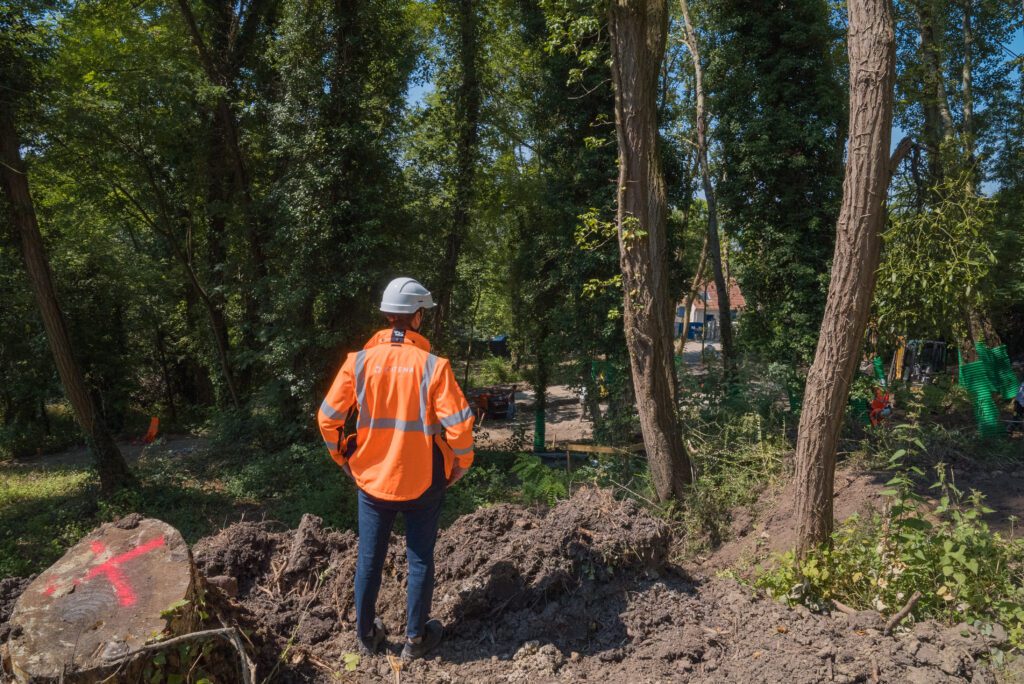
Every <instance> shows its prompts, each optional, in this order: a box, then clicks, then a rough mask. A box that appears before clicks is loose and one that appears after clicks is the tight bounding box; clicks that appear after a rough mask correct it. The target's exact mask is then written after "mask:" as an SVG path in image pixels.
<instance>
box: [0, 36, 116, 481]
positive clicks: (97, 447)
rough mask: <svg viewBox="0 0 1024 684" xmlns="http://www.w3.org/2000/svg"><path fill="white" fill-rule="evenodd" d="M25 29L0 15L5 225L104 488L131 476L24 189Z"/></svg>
mask: <svg viewBox="0 0 1024 684" xmlns="http://www.w3.org/2000/svg"><path fill="white" fill-rule="evenodd" d="M8 22H10V23H8ZM28 30H30V29H28V22H27V21H25V20H19V19H18V18H14V19H13V21H12V18H11V17H3V18H2V19H0V33H2V34H3V35H0V62H2V66H0V75H2V76H3V82H4V87H3V88H2V89H0V184H2V185H3V190H4V196H5V197H6V204H7V215H8V220H9V223H10V226H11V228H12V230H14V232H15V233H16V235H17V236H18V238H20V241H21V253H22V258H23V259H24V261H25V270H26V272H27V273H28V276H29V280H30V281H31V284H32V291H33V293H34V294H35V299H36V304H37V306H38V307H39V314H40V316H41V317H42V319H43V326H44V327H45V329H46V337H47V341H48V342H49V344H50V350H51V352H52V353H53V360H54V362H55V364H56V366H57V372H58V373H59V375H60V379H61V383H62V384H63V385H64V392H65V394H66V395H67V397H68V399H69V400H70V401H71V406H72V408H73V410H74V412H75V418H76V419H77V420H78V423H79V425H81V426H82V430H83V431H84V432H85V435H86V438H87V439H88V442H89V446H90V448H91V449H92V452H93V455H94V457H95V459H96V469H97V471H98V472H99V476H100V489H101V491H103V492H104V493H106V494H109V493H111V492H114V491H116V490H118V489H120V488H122V487H124V486H126V485H128V484H130V483H131V482H132V479H133V478H132V475H131V472H130V471H129V470H128V464H127V463H125V460H124V457H123V456H122V455H121V451H120V450H119V449H118V448H117V444H115V443H114V440H113V438H112V437H111V435H110V432H109V431H108V430H107V428H106V426H105V425H104V423H103V420H102V418H101V417H100V415H99V412H98V411H97V410H96V405H95V403H94V401H93V395H92V393H91V392H90V391H89V388H88V387H87V386H86V383H85V378H84V376H83V375H82V370H81V368H80V366H79V365H78V362H77V360H76V359H75V353H74V348H73V347H72V343H71V337H70V335H68V327H67V322H66V321H65V320H64V314H63V312H62V311H61V308H60V303H59V301H58V299H57V293H56V290H55V288H54V286H53V276H52V274H51V273H50V264H49V261H48V260H47V257H46V251H45V248H44V246H43V238H42V235H40V233H39V224H38V222H37V220H36V212H35V206H34V205H33V203H32V194H31V192H30V189H29V181H28V170H27V168H26V166H25V163H24V162H23V160H22V158H21V141H20V139H19V135H18V129H17V113H18V101H17V97H18V96H19V95H20V94H21V93H24V92H29V90H30V88H29V87H28V86H29V83H30V81H31V79H30V77H29V73H28V72H29V69H28V67H27V66H26V65H25V64H24V63H23V62H22V56H21V55H18V54H17V53H16V50H17V47H16V46H17V43H16V41H15V40H13V38H14V37H15V35H16V34H18V33H21V34H22V37H24V34H25V33H26V32H27V31H28Z"/></svg>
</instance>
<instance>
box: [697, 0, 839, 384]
mask: <svg viewBox="0 0 1024 684" xmlns="http://www.w3.org/2000/svg"><path fill="white" fill-rule="evenodd" d="M695 11H697V12H698V14H699V15H704V16H706V19H704V18H703V17H700V18H698V20H697V22H696V23H697V25H698V26H701V25H704V26H706V27H707V28H706V29H705V30H706V31H707V35H706V36H701V38H702V40H703V41H704V42H705V43H706V44H707V45H709V46H710V48H709V49H708V50H705V52H706V53H707V59H708V61H709V64H708V69H707V73H708V75H707V86H706V87H707V88H708V89H709V90H710V92H711V98H710V107H711V115H712V119H713V120H714V121H715V122H716V124H715V128H714V131H713V132H712V134H711V135H712V138H713V139H714V140H715V141H717V142H718V143H719V144H720V145H721V150H720V154H719V158H718V163H717V164H716V166H717V167H718V169H719V171H718V176H719V178H720V180H719V182H718V202H719V210H720V211H721V212H722V215H723V225H724V226H725V227H726V230H727V232H728V237H729V239H730V240H732V241H735V243H736V245H737V246H738V247H739V249H734V250H731V251H730V253H729V256H730V263H731V265H732V267H733V269H734V272H735V275H736V277H737V279H738V280H739V284H740V287H741V289H742V290H743V294H744V297H745V298H746V300H747V310H746V312H745V314H744V320H743V322H742V323H741V325H740V328H739V335H740V341H741V342H742V343H743V344H744V345H745V346H746V347H747V348H748V349H752V350H756V351H757V352H760V353H763V354H764V355H765V357H766V358H768V359H770V360H774V361H783V362H786V363H795V364H799V363H805V362H807V361H809V360H810V358H811V355H812V354H813V352H814V346H815V343H816V341H817V337H818V329H819V326H820V324H821V317H822V313H823V311H824V305H825V293H826V289H827V285H828V271H829V264H830V262H831V258H832V251H833V243H834V240H835V226H836V220H837V218H838V214H839V201H840V195H841V185H842V174H843V167H842V160H843V144H844V140H845V137H846V136H845V128H846V93H845V92H844V88H843V80H844V77H843V74H842V70H843V56H842V51H841V50H842V44H841V42H840V39H839V33H838V26H836V25H835V23H834V22H833V17H831V16H830V10H829V5H828V3H826V2H824V1H823V0H798V1H797V2H792V3H787V4H786V6H785V7H784V8H783V7H780V6H777V5H772V4H764V3H744V2H736V1H734V0H731V1H727V2H717V3H706V4H704V3H702V4H699V5H696V6H695Z"/></svg>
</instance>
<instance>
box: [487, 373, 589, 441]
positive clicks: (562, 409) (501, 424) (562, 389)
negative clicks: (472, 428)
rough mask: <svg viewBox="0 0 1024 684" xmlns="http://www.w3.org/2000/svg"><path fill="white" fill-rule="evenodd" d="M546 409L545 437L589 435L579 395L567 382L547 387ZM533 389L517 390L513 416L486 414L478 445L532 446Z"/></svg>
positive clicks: (575, 438) (581, 437)
mask: <svg viewBox="0 0 1024 684" xmlns="http://www.w3.org/2000/svg"><path fill="white" fill-rule="evenodd" d="M547 400H548V405H547V411H546V412H545V418H546V428H545V440H546V441H547V443H548V444H551V443H553V442H558V443H561V442H577V441H581V440H587V439H590V437H591V435H592V431H593V425H592V424H591V422H590V420H589V419H587V418H585V417H584V416H583V405H582V404H581V403H580V399H579V395H577V394H576V392H575V391H573V389H572V388H570V387H569V386H568V385H553V386H552V387H549V388H548V395H547ZM533 428H534V393H533V392H532V391H531V390H522V391H520V392H516V417H515V419H513V420H502V419H495V418H486V419H484V421H483V422H482V423H481V424H480V426H479V427H478V428H477V432H476V445H477V448H480V449H508V450H512V451H515V450H518V449H523V450H530V449H532V447H533V432H534V430H533Z"/></svg>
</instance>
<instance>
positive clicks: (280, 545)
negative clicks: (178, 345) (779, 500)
mask: <svg viewBox="0 0 1024 684" xmlns="http://www.w3.org/2000/svg"><path fill="white" fill-rule="evenodd" d="M669 543H670V535H669V532H668V529H667V527H666V526H665V525H664V523H663V522H662V521H660V520H658V519H657V518H654V517H652V516H651V515H650V514H649V513H647V512H646V511H645V510H643V509H642V508H640V507H639V506H636V505H635V504H634V503H632V502H624V501H617V500H615V499H614V498H613V497H612V495H611V494H610V493H608V492H606V491H602V490H596V489H583V490H580V491H579V492H577V493H576V494H575V495H574V496H573V497H572V498H571V499H569V500H568V501H564V502H562V503H560V504H559V505H557V506H555V507H554V508H552V509H550V510H547V511H531V510H527V509H525V508H521V507H517V506H509V505H500V506H494V507H491V508H485V509H482V510H479V511H477V512H475V513H472V514H470V515H466V516H463V517H462V518H460V519H459V520H457V521H456V522H455V523H454V524H453V525H452V526H451V527H449V528H448V529H446V530H444V531H442V533H441V535H440V537H439V539H438V544H437V554H436V557H437V561H436V563H437V570H436V577H437V586H436V590H435V601H434V616H435V617H437V618H439V619H441V620H442V621H443V622H445V623H446V625H447V626H448V634H449V636H448V638H447V640H446V642H445V643H444V644H443V645H442V647H441V648H440V651H439V654H438V655H439V656H440V657H439V658H436V659H432V660H428V661H420V662H416V663H413V664H410V665H406V666H405V670H404V672H402V678H403V680H404V681H431V682H435V681H441V682H545V681H592V680H604V681H659V680H660V681H687V680H693V681H721V682H725V681H736V680H749V681H779V680H783V679H786V680H789V681H792V682H794V683H798V682H818V681H837V682H855V681H861V682H871V681H908V682H946V681H988V680H989V678H988V675H987V673H986V671H985V670H984V669H983V668H982V667H980V666H978V665H977V664H976V659H977V658H979V657H980V656H981V655H982V654H983V653H985V652H987V649H988V647H989V646H990V645H992V644H994V643H996V642H998V640H999V635H998V634H997V635H996V636H995V637H986V636H982V635H980V634H978V633H977V632H976V631H975V630H972V629H969V628H966V627H962V626H958V627H955V628H950V629H943V628H941V627H939V626H937V625H935V624H933V623H922V624H920V625H916V626H913V630H912V631H910V632H906V633H904V634H902V635H900V636H897V637H887V636H883V635H882V623H881V618H880V617H879V616H878V615H877V614H874V613H861V614H857V615H855V616H852V617H848V616H845V615H839V616H838V617H831V616H824V615H815V614H811V613H810V612H808V611H807V610H805V609H803V608H797V609H790V608H787V607H786V606H784V605H781V604H778V603H775V602H773V601H770V600H767V599H764V598H760V597H759V596H757V595H756V594H755V593H754V592H752V591H751V590H749V589H747V588H744V587H742V586H740V585H738V584H736V583H734V582H731V581H728V580H719V579H709V580H705V581H700V582H697V581H693V580H691V579H689V578H687V577H685V576H683V575H682V574H681V573H680V572H679V571H678V570H676V569H674V568H672V567H670V566H668V565H666V557H667V553H668V548H669ZM194 556H195V560H196V564H197V566H198V567H199V568H200V570H201V571H203V572H204V573H206V574H207V575H208V576H211V577H212V576H227V577H229V578H234V579H236V580H237V586H238V592H237V597H234V598H232V597H229V596H227V595H226V594H223V593H221V592H219V591H217V590H214V591H213V592H212V593H211V597H212V601H211V603H212V604H213V606H214V609H215V611H216V612H218V613H219V614H221V615H222V617H224V618H226V619H232V620H235V621H237V622H239V623H240V624H242V625H243V626H244V627H246V628H247V630H248V631H249V633H250V635H251V638H252V640H253V642H254V644H255V646H256V647H257V651H258V657H259V659H260V663H259V666H260V677H261V678H263V677H266V676H267V675H268V674H269V673H270V672H271V671H272V670H275V669H276V672H275V679H277V680H280V681H285V682H291V681H323V682H328V681H336V680H337V678H338V677H339V676H340V677H343V678H345V679H346V680H347V681H368V682H375V681H381V682H391V681H394V677H395V675H394V672H393V670H392V664H391V662H390V661H389V659H387V658H384V657H370V658H363V659H362V660H361V662H359V664H358V666H357V668H356V670H355V671H354V672H351V673H348V672H344V665H343V660H342V659H343V657H344V656H345V654H347V653H351V652H354V651H355V650H356V645H355V640H354V638H353V629H354V620H355V615H354V610H353V604H352V583H353V575H354V571H355V560H356V537H355V535H354V534H352V533H351V532H337V531H332V530H330V529H326V528H324V527H323V525H322V523H321V521H320V520H319V519H318V518H316V517H314V516H306V517H305V518H303V520H302V522H301V524H300V526H299V528H298V529H297V530H294V531H276V530H275V529H274V527H273V526H272V525H271V524H268V523H239V524H236V525H233V526H231V527H229V528H227V529H225V530H223V531H221V532H220V533H219V534H218V535H216V536H214V537H208V538H206V539H203V540H201V541H200V542H199V543H198V544H197V545H196V547H195V549H194ZM384 575H385V576H384V583H383V586H382V589H381V597H380V602H379V609H380V614H381V617H382V618H383V620H384V621H385V624H386V625H387V626H388V628H389V630H390V632H391V634H392V636H391V639H390V641H391V644H392V646H391V649H392V651H391V652H392V653H397V649H398V646H399V644H400V643H401V637H400V635H401V634H402V633H403V631H404V619H405V554H404V540H402V539H400V538H399V537H397V536H395V537H393V538H392V540H391V545H390V548H389V551H388V558H387V563H386V566H385V573H384ZM229 584H231V585H234V582H230V583H229ZM232 593H233V586H232ZM282 653H284V654H285V657H284V659H283V660H282V659H281V655H282ZM396 662H397V661H396Z"/></svg>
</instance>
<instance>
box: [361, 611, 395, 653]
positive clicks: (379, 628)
mask: <svg viewBox="0 0 1024 684" xmlns="http://www.w3.org/2000/svg"><path fill="white" fill-rule="evenodd" d="M387 636H388V633H387V630H386V629H384V623H383V622H382V621H381V619H380V618H375V619H374V621H373V633H372V634H371V635H370V636H368V637H363V636H360V637H359V639H358V641H359V653H361V654H362V655H374V654H376V653H380V652H381V651H383V650H384V641H385V639H386V638H387Z"/></svg>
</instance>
